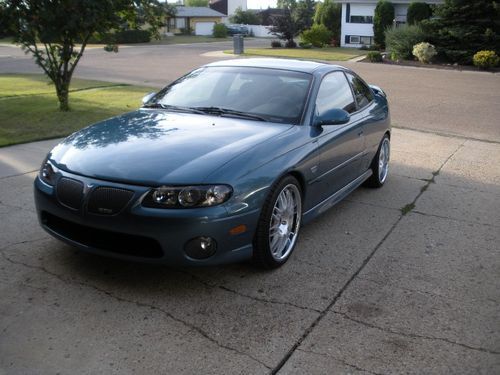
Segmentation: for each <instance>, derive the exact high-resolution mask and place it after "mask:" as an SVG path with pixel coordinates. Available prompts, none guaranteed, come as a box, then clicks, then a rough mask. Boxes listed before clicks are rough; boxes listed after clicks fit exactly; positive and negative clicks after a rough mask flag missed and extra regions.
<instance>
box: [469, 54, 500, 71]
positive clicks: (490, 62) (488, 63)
mask: <svg viewBox="0 0 500 375" xmlns="http://www.w3.org/2000/svg"><path fill="white" fill-rule="evenodd" d="M472 61H473V63H474V65H475V66H477V67H478V68H481V69H490V68H494V67H495V66H497V65H498V64H499V63H500V58H499V57H498V56H497V54H496V53H495V51H479V52H478V53H476V54H475V55H474V57H473V58H472Z"/></svg>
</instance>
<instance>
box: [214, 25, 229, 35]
mask: <svg viewBox="0 0 500 375" xmlns="http://www.w3.org/2000/svg"><path fill="white" fill-rule="evenodd" d="M212 35H213V36H214V38H225V37H227V27H226V25H224V24H223V23H216V24H215V25H214V29H213V31H212Z"/></svg>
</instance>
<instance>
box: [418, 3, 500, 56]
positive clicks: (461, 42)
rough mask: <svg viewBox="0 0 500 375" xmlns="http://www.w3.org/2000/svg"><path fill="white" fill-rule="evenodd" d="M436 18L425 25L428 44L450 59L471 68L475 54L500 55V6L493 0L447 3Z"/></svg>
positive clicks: (437, 10)
mask: <svg viewBox="0 0 500 375" xmlns="http://www.w3.org/2000/svg"><path fill="white" fill-rule="evenodd" d="M435 14H436V16H437V17H436V18H435V19H432V20H430V21H423V22H422V26H423V27H424V29H425V30H426V32H427V35H428V39H429V40H428V41H429V42H431V43H432V44H434V45H435V46H436V48H437V51H438V53H439V54H440V55H441V56H442V57H445V58H446V59H448V60H450V61H452V62H457V63H460V64H471V63H472V57H473V56H474V54H475V53H476V52H478V51H481V50H493V51H496V52H497V54H500V14H499V4H498V3H497V2H496V1H493V0H475V1H470V0H445V2H444V4H442V5H440V6H438V7H437V8H436V10H435Z"/></svg>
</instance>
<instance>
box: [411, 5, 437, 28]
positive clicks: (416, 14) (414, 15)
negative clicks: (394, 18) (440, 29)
mask: <svg viewBox="0 0 500 375" xmlns="http://www.w3.org/2000/svg"><path fill="white" fill-rule="evenodd" d="M431 15H432V11H431V7H430V6H429V4H426V3H420V2H413V3H410V5H408V12H407V14H406V22H408V24H410V25H415V24H417V23H419V22H420V21H423V20H427V19H429V18H430V17H431Z"/></svg>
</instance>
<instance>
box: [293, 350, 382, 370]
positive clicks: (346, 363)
mask: <svg viewBox="0 0 500 375" xmlns="http://www.w3.org/2000/svg"><path fill="white" fill-rule="evenodd" d="M297 350H298V351H300V352H303V353H309V354H314V355H319V356H322V357H326V358H333V359H334V360H335V361H337V362H340V363H342V364H343V365H345V366H348V367H351V368H353V369H355V370H357V371H363V372H367V373H369V374H374V375H383V374H382V373H380V372H374V371H371V370H367V369H365V368H362V367H359V366H358V365H355V364H353V363H350V362H347V361H345V360H343V359H340V358H338V357H336V356H333V355H330V354H326V353H319V352H315V351H314V350H306V349H302V348H299V349H297Z"/></svg>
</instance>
